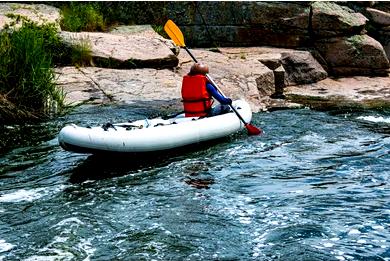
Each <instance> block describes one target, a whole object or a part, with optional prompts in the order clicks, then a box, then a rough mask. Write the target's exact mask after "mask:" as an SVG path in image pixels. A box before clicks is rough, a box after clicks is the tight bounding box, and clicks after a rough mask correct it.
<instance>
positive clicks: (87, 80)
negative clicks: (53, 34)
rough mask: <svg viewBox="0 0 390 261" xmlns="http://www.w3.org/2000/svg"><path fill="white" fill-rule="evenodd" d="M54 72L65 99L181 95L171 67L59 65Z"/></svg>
mask: <svg viewBox="0 0 390 261" xmlns="http://www.w3.org/2000/svg"><path fill="white" fill-rule="evenodd" d="M56 72H57V74H58V80H57V85H58V86H60V87H62V88H63V89H64V91H65V93H66V100H65V102H66V103H72V104H80V103H85V102H89V103H95V104H96V103H98V104H100V103H108V102H110V103H131V102H133V101H138V100H140V101H153V100H167V101H171V100H175V99H180V97H181V96H180V95H181V94H180V91H181V77H180V76H179V75H177V74H175V73H174V72H173V71H171V70H166V69H165V70H155V69H133V70H118V69H107V68H97V67H83V68H75V67H62V68H58V69H57V70H56Z"/></svg>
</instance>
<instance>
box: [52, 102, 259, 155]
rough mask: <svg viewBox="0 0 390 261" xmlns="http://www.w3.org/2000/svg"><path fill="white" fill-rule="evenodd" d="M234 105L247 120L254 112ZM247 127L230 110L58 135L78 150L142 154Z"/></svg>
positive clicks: (69, 127) (63, 143)
mask: <svg viewBox="0 0 390 261" xmlns="http://www.w3.org/2000/svg"><path fill="white" fill-rule="evenodd" d="M232 105H233V106H234V108H236V110H237V111H238V112H239V113H240V115H241V116H242V117H243V119H244V120H245V121H246V122H250V121H251V118H252V111H251V108H250V106H249V104H248V103H247V102H245V101H243V100H237V101H234V102H233V104H232ZM243 128H244V124H243V123H242V122H241V121H240V120H239V118H238V117H237V115H236V114H235V113H234V112H233V111H232V110H231V111H230V112H229V113H225V114H221V115H217V116H213V117H184V113H183V114H180V115H178V116H176V117H173V118H168V119H162V118H155V119H144V120H137V121H134V122H125V123H116V124H111V123H107V124H104V125H103V126H97V127H81V126H77V125H75V124H71V125H67V126H65V127H64V128H63V129H62V130H61V131H60V133H59V135H58V141H59V144H60V146H61V147H62V148H63V149H65V150H68V151H73V152H79V153H92V154H95V153H108V152H120V153H139V152H154V151H162V150H169V149H174V148H178V147H183V146H186V145H190V144H196V143H200V142H204V141H208V140H213V139H218V138H222V137H225V136H228V135H230V134H233V133H235V132H237V131H239V130H241V129H243Z"/></svg>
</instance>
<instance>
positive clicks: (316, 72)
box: [281, 51, 328, 85]
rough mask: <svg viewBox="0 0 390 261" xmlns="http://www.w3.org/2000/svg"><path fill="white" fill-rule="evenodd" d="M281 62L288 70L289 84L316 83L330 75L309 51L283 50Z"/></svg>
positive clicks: (287, 80) (287, 79) (287, 78)
mask: <svg viewBox="0 0 390 261" xmlns="http://www.w3.org/2000/svg"><path fill="white" fill-rule="evenodd" d="M281 63H282V65H283V68H284V70H285V71H286V82H287V85H297V84H307V83H314V82H318V81H320V80H323V79H325V78H327V77H328V73H327V72H326V71H325V70H324V68H322V66H321V64H319V63H318V62H317V60H316V59H314V57H313V56H312V55H311V53H310V52H308V51H294V52H282V53H281Z"/></svg>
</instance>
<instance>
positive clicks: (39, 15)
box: [0, 3, 61, 31]
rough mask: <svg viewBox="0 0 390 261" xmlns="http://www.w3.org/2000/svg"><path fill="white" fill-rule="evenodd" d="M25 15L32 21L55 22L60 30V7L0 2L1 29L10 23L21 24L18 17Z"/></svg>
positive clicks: (18, 25)
mask: <svg viewBox="0 0 390 261" xmlns="http://www.w3.org/2000/svg"><path fill="white" fill-rule="evenodd" d="M20 16H22V17H25V18H27V19H28V20H30V21H33V22H36V23H37V24H38V25H41V24H50V23H52V24H54V25H55V26H56V27H57V28H58V30H60V24H59V22H60V19H61V17H60V11H59V9H58V8H55V7H52V6H49V5H43V4H34V5H29V4H23V3H0V31H1V30H3V29H4V27H5V26H6V25H7V24H8V25H11V24H13V23H16V27H20V26H21V21H20V19H18V17H20Z"/></svg>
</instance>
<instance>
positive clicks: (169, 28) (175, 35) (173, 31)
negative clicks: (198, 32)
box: [164, 20, 186, 47]
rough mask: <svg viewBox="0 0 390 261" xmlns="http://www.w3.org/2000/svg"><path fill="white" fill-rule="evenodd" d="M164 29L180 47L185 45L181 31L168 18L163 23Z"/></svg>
mask: <svg viewBox="0 0 390 261" xmlns="http://www.w3.org/2000/svg"><path fill="white" fill-rule="evenodd" d="M164 30H165V32H166V33H167V34H168V36H169V37H170V38H171V39H172V41H173V42H174V43H175V44H176V45H178V46H180V47H185V46H186V44H185V43H184V36H183V33H182V32H181V31H180V29H179V27H177V25H176V24H175V23H174V22H173V21H172V20H168V21H167V22H166V23H165V25H164Z"/></svg>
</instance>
